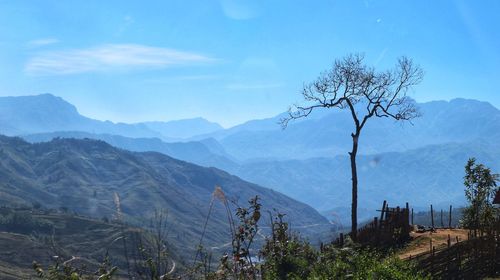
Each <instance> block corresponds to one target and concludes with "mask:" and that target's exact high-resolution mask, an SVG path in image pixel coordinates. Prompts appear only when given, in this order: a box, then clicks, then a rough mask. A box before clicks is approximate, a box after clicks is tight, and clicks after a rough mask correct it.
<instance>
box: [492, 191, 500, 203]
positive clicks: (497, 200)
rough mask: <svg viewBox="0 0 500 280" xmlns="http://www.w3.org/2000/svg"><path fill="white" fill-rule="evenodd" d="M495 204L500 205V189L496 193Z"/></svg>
mask: <svg viewBox="0 0 500 280" xmlns="http://www.w3.org/2000/svg"><path fill="white" fill-rule="evenodd" d="M493 204H496V205H500V190H498V191H497V193H496V194H495V198H494V199H493Z"/></svg>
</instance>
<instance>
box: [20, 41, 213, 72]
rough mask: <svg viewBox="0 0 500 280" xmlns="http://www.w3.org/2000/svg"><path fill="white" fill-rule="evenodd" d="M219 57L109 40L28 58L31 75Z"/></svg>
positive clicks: (147, 66)
mask: <svg viewBox="0 0 500 280" xmlns="http://www.w3.org/2000/svg"><path fill="white" fill-rule="evenodd" d="M214 61H215V59H213V58H210V57H207V56H204V55H200V54H196V53H190V52H184V51H179V50H174V49H167V48H159V47H150V46H144V45H137V44H107V45H101V46H97V47H93V48H87V49H74V50H65V51H50V52H42V53H39V54H37V55H35V56H34V57H33V58H31V60H29V61H28V63H27V64H26V67H25V71H26V73H27V74H29V75H67V74H77V73H85V72H99V71H110V70H132V69H155V68H156V69H160V68H167V67H172V66H181V65H189V64H195V63H210V62H214Z"/></svg>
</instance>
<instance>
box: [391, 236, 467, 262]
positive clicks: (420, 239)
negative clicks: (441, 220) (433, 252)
mask: <svg viewBox="0 0 500 280" xmlns="http://www.w3.org/2000/svg"><path fill="white" fill-rule="evenodd" d="M467 233H468V230H464V229H437V230H436V232H430V231H426V232H423V233H418V232H411V233H410V236H411V238H412V241H410V242H409V243H408V245H407V246H406V247H405V248H404V249H402V250H401V251H400V253H399V258H400V259H407V258H409V257H410V256H415V255H418V254H420V253H424V252H429V251H430V240H431V239H432V246H434V247H435V248H436V249H438V248H440V247H446V246H447V240H448V235H450V238H451V245H453V244H455V243H457V237H458V241H459V242H461V241H464V240H467Z"/></svg>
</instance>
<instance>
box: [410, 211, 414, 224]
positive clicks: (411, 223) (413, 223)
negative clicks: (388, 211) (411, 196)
mask: <svg viewBox="0 0 500 280" xmlns="http://www.w3.org/2000/svg"><path fill="white" fill-rule="evenodd" d="M411 224H412V225H414V223H413V208H411Z"/></svg>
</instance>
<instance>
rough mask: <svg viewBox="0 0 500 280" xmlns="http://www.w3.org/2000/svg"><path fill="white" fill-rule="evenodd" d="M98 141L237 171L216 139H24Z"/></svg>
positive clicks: (36, 137)
mask: <svg viewBox="0 0 500 280" xmlns="http://www.w3.org/2000/svg"><path fill="white" fill-rule="evenodd" d="M58 137H59V138H76V139H85V138H88V139H97V140H102V141H105V142H107V143H109V144H111V145H113V146H115V147H118V148H121V149H125V150H129V151H134V152H160V153H163V154H165V155H168V156H171V157H173V158H176V159H180V160H184V161H188V162H192V163H195V164H198V165H201V166H205V167H218V168H221V169H224V170H230V169H234V168H235V165H236V163H235V162H234V161H232V160H231V159H230V157H229V156H228V155H227V154H226V153H225V151H224V150H223V148H222V147H221V146H220V144H218V143H217V141H216V140H214V139H205V140H203V141H190V142H172V143H167V142H163V141H162V140H160V139H158V138H129V137H124V136H119V135H110V134H93V133H88V132H79V131H58V132H50V133H38V134H29V135H23V136H22V138H24V139H25V140H27V141H29V142H32V143H33V142H48V141H51V140H52V139H53V138H58Z"/></svg>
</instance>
